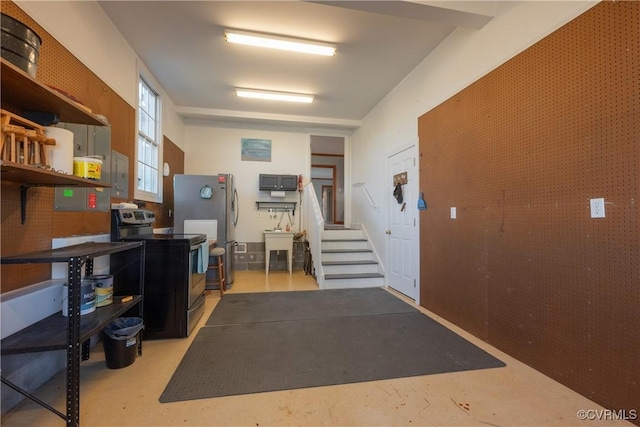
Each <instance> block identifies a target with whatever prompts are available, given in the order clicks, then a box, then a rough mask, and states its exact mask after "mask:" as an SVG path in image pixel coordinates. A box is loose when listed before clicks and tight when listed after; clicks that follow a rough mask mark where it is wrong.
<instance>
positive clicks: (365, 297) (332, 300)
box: [206, 288, 419, 325]
mask: <svg viewBox="0 0 640 427" xmlns="http://www.w3.org/2000/svg"><path fill="white" fill-rule="evenodd" d="M418 312H419V311H418V310H417V309H415V308H413V307H412V306H410V305H409V304H407V303H405V302H404V301H402V300H401V299H399V298H397V297H395V296H393V295H392V294H390V293H389V292H387V291H385V290H384V289H382V288H363V289H323V290H318V291H295V292H261V293H247V294H226V295H225V296H224V298H222V300H220V302H219V303H218V305H217V306H216V308H215V310H213V313H211V316H210V317H209V319H207V322H206V325H229V324H234V323H256V322H280V321H284V320H304V319H321V318H325V317H337V316H365V315H373V314H390V313H418Z"/></svg>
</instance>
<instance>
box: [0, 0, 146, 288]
mask: <svg viewBox="0 0 640 427" xmlns="http://www.w3.org/2000/svg"><path fill="white" fill-rule="evenodd" d="M2 12H3V13H5V14H7V15H10V16H12V17H14V18H16V19H18V20H20V21H21V22H23V23H25V24H26V25H28V26H29V27H30V28H32V29H33V30H34V31H36V33H37V34H38V35H39V36H40V37H41V38H42V46H41V48H40V55H39V60H38V71H37V74H36V79H37V80H38V81H40V82H41V83H43V84H46V85H50V86H53V87H55V88H58V89H61V90H63V91H64V92H67V93H69V94H71V95H73V96H74V97H75V98H77V99H79V100H80V101H81V102H82V103H83V104H84V105H85V106H86V107H88V108H89V109H91V111H92V112H93V113H95V114H102V115H104V116H105V117H106V118H107V120H108V121H109V122H110V123H111V135H112V149H114V150H116V151H118V152H120V153H122V154H124V155H127V156H129V158H130V159H133V158H134V157H133V156H134V147H135V109H134V108H133V107H131V106H130V105H129V104H127V103H126V102H125V101H124V100H123V99H122V98H121V97H120V96H118V95H117V94H116V93H115V92H114V91H113V90H112V89H110V88H109V87H108V86H107V85H106V84H105V83H104V82H103V81H102V80H100V79H99V78H98V77H97V76H96V75H95V74H94V73H93V72H91V71H90V70H89V69H88V68H87V67H86V66H84V64H82V63H81V62H80V61H79V60H78V59H77V58H76V57H74V56H73V55H72V54H71V53H70V52H69V51H68V50H67V49H66V48H64V46H62V45H61V44H60V43H59V42H58V41H57V40H55V39H54V38H53V37H52V36H51V35H50V34H49V33H48V32H46V31H45V30H44V28H42V27H41V26H40V25H39V24H38V23H37V22H35V21H34V20H33V19H31V17H30V16H28V15H27V14H26V13H25V12H24V11H23V10H22V9H20V8H19V7H18V6H17V5H16V4H14V3H13V2H11V1H5V0H3V1H2ZM130 168H131V169H130V176H133V174H132V171H133V162H130ZM7 188H12V190H8V191H5V190H6V189H7ZM15 188H19V186H16V185H15V184H10V183H4V182H3V184H2V254H3V255H8V254H14V253H18V252H23V251H24V252H26V251H31V250H39V249H46V248H50V247H51V239H52V238H53V237H66V236H71V235H81V234H95V233H108V232H109V228H110V217H109V213H108V212H107V213H104V212H60V211H54V210H53V204H54V200H53V190H52V189H43V188H33V189H30V190H29V197H30V198H29V202H28V206H29V207H28V211H27V221H26V224H25V225H21V224H20V221H19V203H20V196H19V190H15ZM34 195H38V197H34ZM42 195H46V197H43V196H42ZM8 206H11V207H13V208H11V209H8V208H7V207H8ZM15 206H18V222H17V223H16V222H15V217H14V212H15ZM34 213H37V214H36V216H34ZM5 214H7V215H5ZM45 221H46V222H45ZM14 267H15V266H2V292H5V291H7V290H10V289H16V288H21V287H24V286H27V285H29V284H32V283H35V282H39V281H42V280H46V279H48V278H49V277H50V271H51V267H50V266H46V265H43V266H28V268H25V267H24V266H23V267H22V269H20V268H14ZM25 271H26V274H23V272H25Z"/></svg>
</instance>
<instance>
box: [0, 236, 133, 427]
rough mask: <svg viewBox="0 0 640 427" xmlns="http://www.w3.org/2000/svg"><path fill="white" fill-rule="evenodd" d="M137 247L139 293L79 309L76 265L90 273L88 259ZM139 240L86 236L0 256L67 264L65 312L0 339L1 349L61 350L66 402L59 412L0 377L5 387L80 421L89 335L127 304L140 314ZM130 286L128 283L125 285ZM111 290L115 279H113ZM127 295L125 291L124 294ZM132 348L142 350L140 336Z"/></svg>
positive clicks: (11, 351)
mask: <svg viewBox="0 0 640 427" xmlns="http://www.w3.org/2000/svg"><path fill="white" fill-rule="evenodd" d="M134 250H138V251H139V257H138V262H139V266H140V267H139V268H140V270H139V271H140V277H139V283H138V284H137V289H138V290H139V293H138V294H137V295H131V296H133V299H132V300H131V301H128V302H125V303H123V302H121V301H120V299H121V298H118V296H114V302H113V303H112V304H111V305H108V306H105V307H99V308H97V309H96V311H94V312H93V313H89V314H86V315H84V316H81V315H80V289H81V286H80V284H81V279H82V267H83V266H84V269H85V275H92V274H93V259H94V258H96V257H99V256H102V255H109V254H113V253H117V252H122V251H134ZM144 255H145V246H144V242H126V243H121V242H107V243H102V242H88V243H82V244H79V245H73V246H67V247H63V248H58V249H46V250H42V251H36V252H31V253H26V254H20V255H13V256H6V257H2V259H1V262H2V264H39V263H54V262H66V263H67V264H68V278H69V279H68V283H69V286H68V298H67V304H68V317H64V316H63V315H62V313H56V314H53V315H51V316H49V317H47V318H45V319H43V320H41V321H39V322H37V323H35V324H33V325H31V326H29V327H27V328H25V329H22V330H21V331H18V332H16V333H15V334H12V335H10V336H8V337H6V338H5V339H3V340H2V341H1V342H0V347H1V354H2V355H8V354H22V353H33V352H40V351H50V350H62V349H66V350H67V386H66V393H67V396H66V397H67V408H66V413H63V412H61V411H59V410H57V409H55V408H53V407H52V406H50V405H48V404H47V403H46V402H44V401H42V400H40V399H38V398H37V397H35V396H33V395H32V394H30V393H28V392H26V391H25V390H22V389H21V388H20V387H18V386H16V385H15V384H13V383H11V382H10V381H8V380H6V379H5V378H0V379H1V380H2V383H3V384H6V385H7V386H9V387H11V388H12V389H14V390H16V391H17V392H19V393H21V394H22V395H24V396H26V397H27V398H29V399H31V400H33V401H34V402H36V403H38V404H40V405H42V406H43V407H45V408H47V409H49V410H50V411H52V412H53V413H55V414H56V415H58V416H60V417H61V418H62V419H64V420H65V421H66V423H67V426H79V425H80V361H81V357H82V359H87V358H88V357H89V338H90V337H91V336H93V335H95V334H96V333H99V332H100V331H101V330H102V329H103V328H104V327H105V326H106V325H107V324H108V323H109V322H111V321H112V320H113V319H115V318H117V317H118V316H121V315H122V314H124V313H126V312H127V311H129V310H130V309H133V308H135V307H136V306H137V307H138V315H139V317H142V312H143V311H142V310H143V307H142V293H143V289H144ZM129 289H131V288H129ZM114 291H115V285H114ZM127 296H128V295H127ZM138 354H142V342H141V341H139V342H138Z"/></svg>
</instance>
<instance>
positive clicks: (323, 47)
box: [224, 30, 336, 56]
mask: <svg viewBox="0 0 640 427" xmlns="http://www.w3.org/2000/svg"><path fill="white" fill-rule="evenodd" d="M224 35H225V38H226V39H227V41H228V42H229V43H239V44H245V45H249V46H258V47H266V48H269V49H280V50H288V51H292V52H302V53H311V54H314V55H324V56H333V55H335V54H336V46H335V45H331V44H328V43H322V42H315V41H308V40H301V39H293V38H289V37H281V36H273V35H269V34H259V33H250V32H247V31H236V30H225V32H224Z"/></svg>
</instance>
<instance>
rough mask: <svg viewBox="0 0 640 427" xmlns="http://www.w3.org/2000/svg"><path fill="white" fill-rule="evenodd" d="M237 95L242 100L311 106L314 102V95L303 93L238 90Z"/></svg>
mask: <svg viewBox="0 0 640 427" xmlns="http://www.w3.org/2000/svg"><path fill="white" fill-rule="evenodd" d="M236 95H238V96H239V97H241V98H255V99H268V100H272V101H288V102H302V103H306V104H309V103H311V102H313V95H304V94H301V93H287V92H270V91H265V90H256V89H236Z"/></svg>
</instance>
